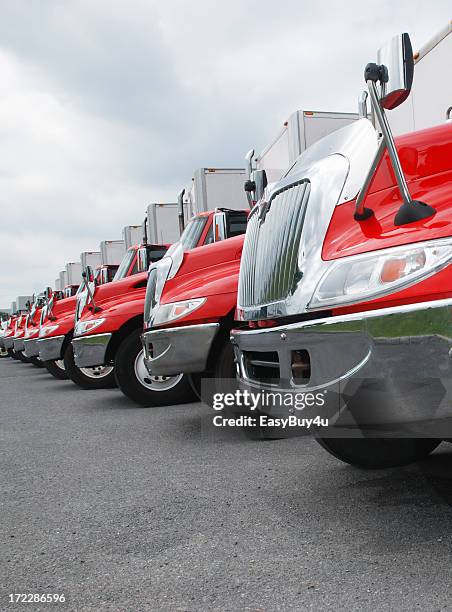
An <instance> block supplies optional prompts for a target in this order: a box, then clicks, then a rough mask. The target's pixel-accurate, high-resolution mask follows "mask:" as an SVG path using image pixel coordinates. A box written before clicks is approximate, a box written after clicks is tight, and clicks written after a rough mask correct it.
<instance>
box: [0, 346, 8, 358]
mask: <svg viewBox="0 0 452 612" xmlns="http://www.w3.org/2000/svg"><path fill="white" fill-rule="evenodd" d="M6 357H9V352H8V349H5V348H0V359H5V358H6Z"/></svg>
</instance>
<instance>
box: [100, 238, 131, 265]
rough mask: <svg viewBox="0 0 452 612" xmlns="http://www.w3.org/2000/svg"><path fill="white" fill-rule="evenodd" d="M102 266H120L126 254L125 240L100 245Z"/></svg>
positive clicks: (109, 241) (107, 241) (104, 241)
mask: <svg viewBox="0 0 452 612" xmlns="http://www.w3.org/2000/svg"><path fill="white" fill-rule="evenodd" d="M100 252H101V256H102V265H104V266H119V264H120V263H121V261H122V258H123V257H124V254H125V252H126V247H125V242H124V240H103V241H102V242H101V243H100Z"/></svg>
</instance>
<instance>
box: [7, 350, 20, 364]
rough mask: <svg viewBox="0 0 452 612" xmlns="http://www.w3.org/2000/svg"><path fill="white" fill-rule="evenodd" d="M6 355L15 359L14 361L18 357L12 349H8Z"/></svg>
mask: <svg viewBox="0 0 452 612" xmlns="http://www.w3.org/2000/svg"><path fill="white" fill-rule="evenodd" d="M8 355H9V356H10V357H11V359H15V360H16V361H19V357H18V356H17V355H16V353H15V352H14V351H13V349H8Z"/></svg>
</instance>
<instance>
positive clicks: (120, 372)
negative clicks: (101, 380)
mask: <svg viewBox="0 0 452 612" xmlns="http://www.w3.org/2000/svg"><path fill="white" fill-rule="evenodd" d="M141 333H142V330H141V329H135V330H134V331H133V332H131V333H130V334H129V335H128V336H127V337H126V338H124V340H123V341H122V342H121V344H120V345H119V347H118V350H117V351H116V356H115V375H116V382H117V383H118V387H119V388H120V389H121V391H122V392H123V393H124V395H125V396H126V397H128V398H130V399H131V400H133V401H134V402H136V403H137V404H139V405H140V406H144V407H146V408H151V407H155V406H172V405H175V404H186V403H188V402H193V401H195V400H196V397H195V393H194V391H193V389H192V387H191V385H190V382H189V380H188V376H186V375H185V376H183V377H182V378H181V380H180V381H179V383H178V384H177V385H176V386H175V387H173V388H172V389H168V390H162V391H152V390H151V389H148V388H147V387H145V386H144V385H143V384H142V383H141V382H140V380H139V379H138V378H137V376H136V374H135V361H136V358H137V356H138V355H139V353H140V352H141V351H142V350H143V345H142V344H141V338H140V336H141Z"/></svg>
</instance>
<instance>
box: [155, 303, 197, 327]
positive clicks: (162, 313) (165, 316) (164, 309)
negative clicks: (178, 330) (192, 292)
mask: <svg viewBox="0 0 452 612" xmlns="http://www.w3.org/2000/svg"><path fill="white" fill-rule="evenodd" d="M206 300H207V298H204V297H203V298H195V299H192V300H184V301H182V302H170V303H169V304H161V305H160V306H159V307H158V308H157V310H156V312H155V315H154V318H153V320H152V325H153V326H154V325H163V324H164V323H170V322H171V321H176V320H177V319H181V318H182V317H186V316H187V315H188V314H190V313H192V312H193V311H194V310H196V309H197V308H199V307H200V306H202V305H203V304H205V302H206Z"/></svg>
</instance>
